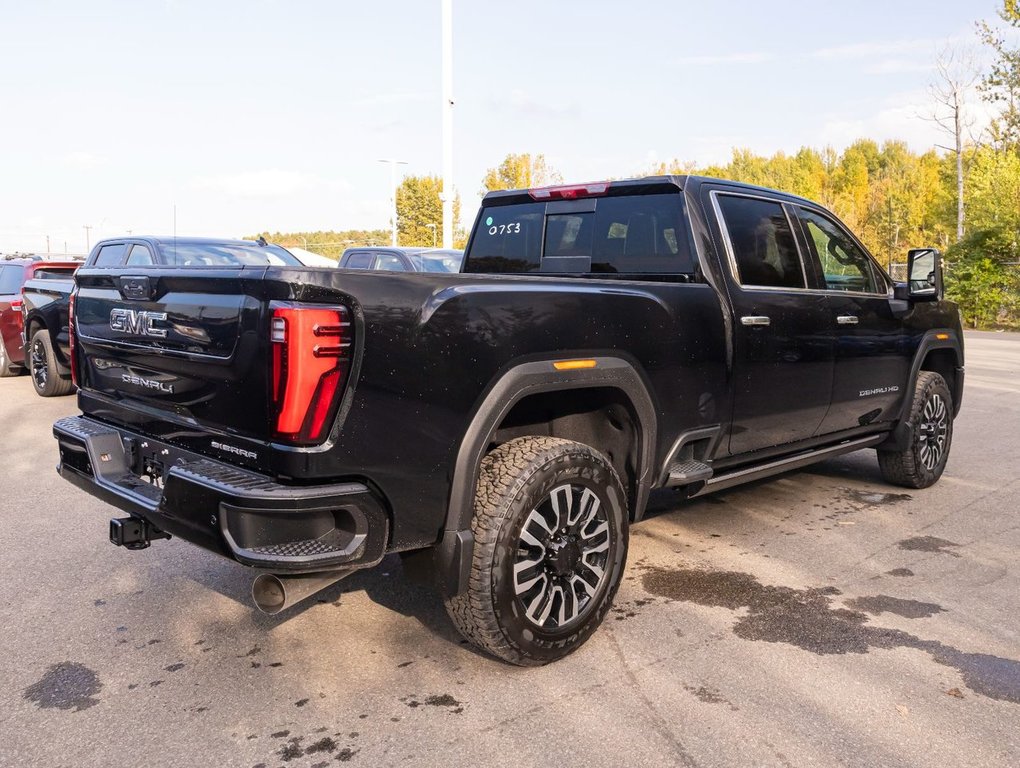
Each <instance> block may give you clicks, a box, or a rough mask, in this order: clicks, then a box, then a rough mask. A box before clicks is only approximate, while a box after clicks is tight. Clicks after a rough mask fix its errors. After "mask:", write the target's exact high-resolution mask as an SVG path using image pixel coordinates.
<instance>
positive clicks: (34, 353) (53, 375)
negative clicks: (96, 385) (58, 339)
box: [26, 328, 74, 397]
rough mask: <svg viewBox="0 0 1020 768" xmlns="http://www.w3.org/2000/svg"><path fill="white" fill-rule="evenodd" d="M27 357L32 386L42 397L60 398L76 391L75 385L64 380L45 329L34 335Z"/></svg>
mask: <svg viewBox="0 0 1020 768" xmlns="http://www.w3.org/2000/svg"><path fill="white" fill-rule="evenodd" d="M27 352H28V354H27V355H26V357H27V358H28V359H27V361H26V362H27V363H28V365H29V373H31V374H32V386H34V387H35V391H36V394H38V395H39V396H40V397H59V396H61V395H69V394H71V392H73V391H74V384H73V383H71V381H70V380H68V379H65V378H62V377H61V375H60V371H59V369H58V368H57V358H56V356H55V355H54V354H53V343H52V342H51V341H50V334H49V331H47V330H46V329H45V328H40V329H39V330H38V331H36V332H35V333H34V334H33V335H32V341H31V342H29V345H28V350H27Z"/></svg>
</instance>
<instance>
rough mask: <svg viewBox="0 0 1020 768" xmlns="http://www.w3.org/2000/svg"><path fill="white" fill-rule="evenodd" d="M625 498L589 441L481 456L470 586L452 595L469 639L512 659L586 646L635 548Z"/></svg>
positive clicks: (529, 659)
mask: <svg viewBox="0 0 1020 768" xmlns="http://www.w3.org/2000/svg"><path fill="white" fill-rule="evenodd" d="M626 509H627V507H626V495H625V493H624V491H623V487H622V485H621V483H620V479H619V478H618V477H617V475H616V471H615V470H614V469H613V467H612V465H611V464H610V463H609V461H608V460H607V459H606V458H605V457H604V456H603V455H602V454H601V453H599V452H598V451H596V450H594V449H593V448H590V447H589V446H586V445H582V444H580V443H575V442H571V441H569V440H562V439H559V438H552V437H523V438H518V439H516V440H511V441H510V442H508V443H505V444H503V445H501V446H499V447H498V448H496V449H495V450H493V451H492V452H491V453H489V454H488V455H487V456H486V457H485V458H484V459H483V461H482V466H481V469H480V472H479V480H478V490H477V494H476V496H475V510H474V519H473V522H472V532H473V534H474V539H475V544H474V557H473V560H472V565H471V574H470V579H469V583H468V587H467V590H466V591H465V592H464V593H463V594H460V595H457V596H455V597H453V598H450V599H448V600H447V603H446V608H447V611H448V613H449V614H450V617H451V619H452V620H453V622H454V624H455V625H456V626H457V629H459V630H460V632H461V634H463V635H464V637H466V638H467V639H468V640H470V641H471V642H472V643H474V644H475V645H476V646H478V647H479V648H481V649H483V650H485V651H488V652H489V653H491V654H493V655H494V656H498V657H500V658H502V659H504V660H506V661H509V662H511V663H513V664H520V665H528V666H537V665H540V664H547V663H549V662H550V661H555V660H556V659H559V658H562V657H563V656H566V655H567V654H569V653H571V652H573V651H575V650H577V648H579V647H580V646H581V645H582V644H584V642H585V641H586V640H587V639H588V638H589V637H590V636H591V634H592V633H593V632H594V631H595V629H596V628H597V627H598V626H599V624H601V623H602V620H603V618H605V615H606V612H607V611H608V610H609V607H610V606H611V605H612V600H613V596H614V595H615V594H616V590H617V588H618V587H619V584H620V577H621V575H622V573H623V567H624V562H625V560H626V554H627V527H626V520H627V517H626Z"/></svg>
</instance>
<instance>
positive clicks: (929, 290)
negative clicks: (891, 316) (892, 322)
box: [907, 248, 942, 301]
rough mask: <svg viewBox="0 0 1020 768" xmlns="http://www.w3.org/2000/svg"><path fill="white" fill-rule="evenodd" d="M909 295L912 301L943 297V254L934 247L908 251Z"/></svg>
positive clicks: (935, 299) (933, 299)
mask: <svg viewBox="0 0 1020 768" xmlns="http://www.w3.org/2000/svg"><path fill="white" fill-rule="evenodd" d="M907 296H908V298H909V299H910V300H911V301H938V300H939V299H941V298H942V254H941V253H939V252H938V251H937V250H935V249H934V248H913V249H911V250H909V251H907Z"/></svg>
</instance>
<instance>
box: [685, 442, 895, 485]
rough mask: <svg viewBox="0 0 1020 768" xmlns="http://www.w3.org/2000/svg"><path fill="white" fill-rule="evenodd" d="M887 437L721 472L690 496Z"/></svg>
mask: <svg viewBox="0 0 1020 768" xmlns="http://www.w3.org/2000/svg"><path fill="white" fill-rule="evenodd" d="M887 437H888V436H887V435H886V434H884V433H883V434H880V435H869V436H868V437H861V438H858V439H856V440H848V441H847V442H845V443H840V444H839V445H830V446H829V447H828V448H819V449H818V450H816V451H805V452H804V453H798V454H795V455H793V456H787V457H785V458H782V459H776V460H775V461H770V462H768V463H766V464H755V465H754V466H750V467H741V468H740V469H735V470H733V471H732V472H722V473H720V474H718V475H714V476H712V477H711V478H710V479H709V480H708V482H707V483H705V485H704V487H702V488H701V489H700V490H698V491H696V492H695V493H694V494H692V495H693V496H701V495H702V494H705V493H711V492H712V491H721V490H723V489H724V488H731V487H732V486H734V485H740V484H741V483H747V482H750V481H751V480H759V479H761V478H763V477H770V476H771V475H778V474H780V473H782V472H788V471H790V470H791V469H799V468H800V467H806V466H807V465H809V464H814V463H815V462H818V461H821V460H822V459H830V458H832V457H834V456H842V455H843V454H844V453H853V452H854V451H859V450H860V449H861V448H869V447H870V446H872V445H877V444H878V443H881V442H882V441H883V440H885V439H886V438H887ZM709 471H711V470H709ZM671 474H672V473H671Z"/></svg>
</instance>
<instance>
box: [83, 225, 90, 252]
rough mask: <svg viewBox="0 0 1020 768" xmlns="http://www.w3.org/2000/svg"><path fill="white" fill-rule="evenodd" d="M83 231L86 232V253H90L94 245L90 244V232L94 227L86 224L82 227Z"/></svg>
mask: <svg viewBox="0 0 1020 768" xmlns="http://www.w3.org/2000/svg"><path fill="white" fill-rule="evenodd" d="M82 229H84V230H85V253H88V252H89V251H91V250H92V245H91V243H89V232H90V231H91V230H92V225H91V224H84V225H83V226H82Z"/></svg>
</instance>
